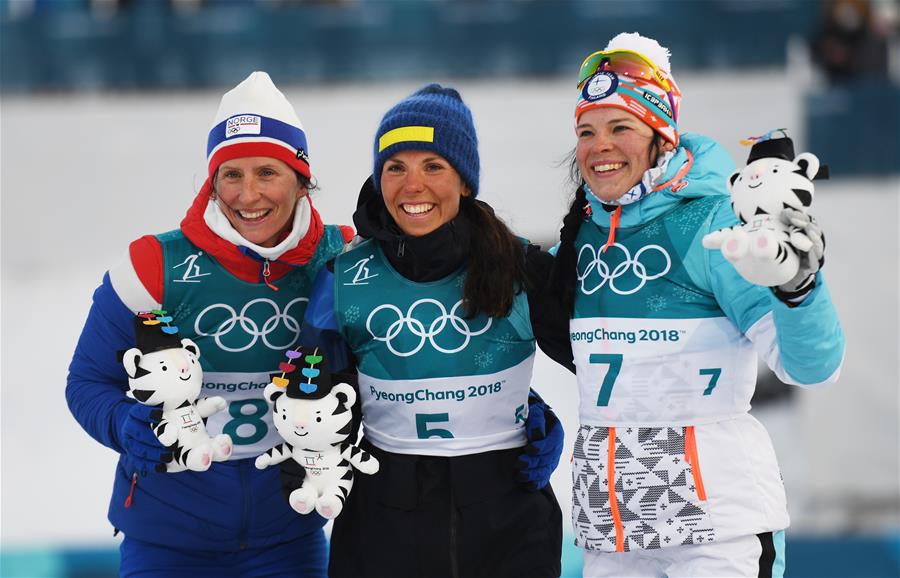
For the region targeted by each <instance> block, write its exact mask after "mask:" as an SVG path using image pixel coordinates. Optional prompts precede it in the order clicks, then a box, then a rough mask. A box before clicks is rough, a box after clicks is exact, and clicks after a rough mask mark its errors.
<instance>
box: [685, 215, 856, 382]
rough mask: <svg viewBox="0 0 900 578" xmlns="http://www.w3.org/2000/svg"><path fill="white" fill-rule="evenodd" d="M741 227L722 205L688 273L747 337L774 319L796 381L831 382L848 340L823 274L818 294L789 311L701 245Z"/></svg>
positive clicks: (694, 251)
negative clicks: (762, 321)
mask: <svg viewBox="0 0 900 578" xmlns="http://www.w3.org/2000/svg"><path fill="white" fill-rule="evenodd" d="M736 223H737V218H736V217H735V216H734V214H733V213H732V212H731V208H730V206H729V205H728V203H722V204H720V205H719V206H718V207H717V208H716V209H715V210H714V211H713V213H712V214H711V218H710V220H709V223H708V227H704V228H701V231H702V232H701V233H700V234H699V235H698V238H697V239H695V240H694V243H693V245H692V248H691V251H690V252H689V254H688V256H687V258H686V259H685V264H686V266H687V267H688V270H689V271H690V272H691V275H692V276H693V277H694V278H695V279H696V280H697V282H698V285H700V286H701V287H708V289H709V290H710V291H711V293H712V294H713V295H714V296H715V298H716V301H717V302H718V303H719V307H720V308H721V309H722V311H723V312H724V313H725V315H726V316H727V317H728V318H729V319H730V320H731V321H732V323H734V324H735V325H736V326H737V327H738V329H740V331H741V333H743V334H745V335H746V334H747V332H748V330H749V329H750V328H751V327H752V326H753V325H754V324H756V323H757V322H758V321H759V320H760V319H762V318H763V316H765V315H767V314H771V315H772V318H773V322H774V327H775V340H776V343H777V345H778V350H779V354H780V361H781V365H782V367H783V368H784V370H785V372H786V373H787V374H788V375H789V376H790V377H791V378H792V379H793V380H794V381H796V382H797V383H801V384H815V383H820V382H822V381H825V380H827V379H828V378H829V377H830V376H832V375H833V374H834V372H835V371H836V370H837V369H838V368H839V367H840V365H841V362H842V361H843V357H844V334H843V331H842V330H841V326H840V322H839V320H838V315H837V310H836V309H835V307H834V303H833V302H832V300H831V296H830V294H829V292H828V289H827V287H826V286H825V281H824V279H823V278H822V275H821V273H819V274H818V275H817V278H816V282H817V286H816V289H815V290H813V292H812V293H810V295H808V296H807V298H806V299H805V300H804V301H803V302H802V303H801V304H800V305H798V306H796V307H793V308H791V307H788V306H787V305H786V304H784V303H782V302H781V301H779V300H778V299H777V298H776V297H775V295H774V294H773V293H772V291H771V289H769V288H768V287H761V286H759V285H753V284H751V283H749V282H748V281H746V280H745V279H744V278H743V277H741V276H740V275H739V274H738V272H737V270H735V268H734V266H732V264H731V263H729V262H728V261H726V260H725V258H724V257H723V256H722V253H721V251H718V250H707V249H704V248H703V247H702V245H701V244H700V241H701V238H702V235H703V234H705V233H707V232H711V231H715V230H718V229H721V228H724V227H730V226H732V225H734V224H736ZM704 264H705V266H703V265H704ZM701 267H702V268H703V269H705V271H704V270H702V269H701Z"/></svg>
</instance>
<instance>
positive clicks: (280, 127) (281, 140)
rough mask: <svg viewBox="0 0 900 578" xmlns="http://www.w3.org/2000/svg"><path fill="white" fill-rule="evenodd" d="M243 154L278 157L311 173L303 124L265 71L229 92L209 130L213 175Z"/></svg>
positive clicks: (208, 150) (210, 175) (257, 73)
mask: <svg viewBox="0 0 900 578" xmlns="http://www.w3.org/2000/svg"><path fill="white" fill-rule="evenodd" d="M241 157H271V158H276V159H278V160H280V161H283V162H285V163H287V164H288V165H290V167H291V168H293V169H294V170H295V171H297V172H298V173H300V174H302V175H304V176H306V177H307V178H309V176H310V172H309V149H308V148H307V145H306V133H305V132H303V125H302V124H301V123H300V119H299V118H297V113H296V112H294V107H292V106H291V103H289V102H288V100H287V98H285V96H284V94H282V93H281V91H280V90H278V88H277V87H276V86H275V84H274V83H273V82H272V79H271V78H269V75H268V74H266V73H265V72H254V73H253V74H251V75H250V76H248V77H247V78H246V79H245V80H244V81H243V82H241V83H240V84H239V85H237V86H236V87H234V88H233V89H231V90H230V91H228V92H226V93H225V95H224V96H223V97H222V102H221V103H220V104H219V110H218V112H217V113H216V118H215V120H214V121H213V127H212V129H210V131H209V138H208V140H207V144H206V158H207V162H208V170H209V177H210V178H213V176H214V175H215V174H216V170H217V169H218V168H219V165H221V164H222V163H223V162H225V161H227V160H230V159H235V158H241Z"/></svg>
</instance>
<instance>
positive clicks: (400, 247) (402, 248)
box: [397, 239, 406, 257]
mask: <svg viewBox="0 0 900 578" xmlns="http://www.w3.org/2000/svg"><path fill="white" fill-rule="evenodd" d="M404 253H406V242H405V241H404V240H403V239H400V244H399V245H397V256H398V257H402V256H403V254H404Z"/></svg>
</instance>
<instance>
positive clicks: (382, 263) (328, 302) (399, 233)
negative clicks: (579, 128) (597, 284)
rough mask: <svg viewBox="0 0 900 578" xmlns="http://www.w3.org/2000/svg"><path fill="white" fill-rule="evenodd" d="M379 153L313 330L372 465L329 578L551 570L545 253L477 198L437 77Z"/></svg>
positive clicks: (459, 110)
mask: <svg viewBox="0 0 900 578" xmlns="http://www.w3.org/2000/svg"><path fill="white" fill-rule="evenodd" d="M374 155H375V163H374V164H375V168H374V171H373V178H371V179H370V180H369V181H368V182H367V184H366V185H365V186H364V187H363V191H362V193H361V197H360V203H359V206H358V209H357V211H356V214H355V215H354V222H355V223H356V225H357V228H358V230H359V234H360V236H361V237H365V238H366V239H367V240H365V241H362V242H361V243H359V244H356V245H355V246H353V247H352V248H350V249H348V250H347V251H346V252H344V253H343V254H342V255H340V256H339V257H338V258H337V259H336V260H335V261H334V263H333V264H330V265H329V266H328V267H327V268H326V269H324V270H323V271H322V272H321V273H320V274H319V278H318V279H317V280H316V287H315V289H314V291H313V297H312V304H311V306H310V309H309V310H308V311H307V315H306V324H305V325H304V340H305V341H306V342H307V343H315V344H319V345H320V346H322V347H323V348H324V349H325V350H326V351H327V352H328V353H327V355H326V356H327V357H329V361H330V362H331V366H332V367H333V368H341V367H345V366H348V365H349V366H350V367H351V368H355V369H356V370H357V375H358V385H359V397H360V401H361V409H362V424H363V437H364V439H363V441H362V443H361V446H362V447H363V448H364V449H366V450H367V451H368V452H370V453H371V454H373V455H374V456H375V457H376V458H377V459H378V461H379V463H380V470H379V471H378V473H377V474H375V475H372V476H357V477H356V478H355V482H354V486H353V489H352V491H351V492H350V495H349V497H348V499H347V502H346V505H345V506H344V509H343V511H342V513H341V514H340V516H338V517H337V518H336V519H335V525H334V532H333V534H332V538H331V557H330V561H329V573H330V575H332V576H347V577H354V578H356V577H363V576H392V577H404V576H408V577H423V576H447V577H456V576H460V577H474V576H485V577H488V576H489V577H502V576H510V577H513V576H535V577H541V576H544V577H550V576H554V577H555V576H559V573H560V553H561V540H562V519H561V512H560V509H559V505H558V503H557V501H556V498H555V496H554V495H553V492H552V489H551V488H550V487H549V486H548V485H547V482H548V481H549V477H550V473H551V472H552V471H553V469H554V467H555V466H556V463H557V461H558V458H559V454H560V452H561V448H562V439H561V438H562V431H561V428H560V426H559V424H558V423H556V424H554V423H552V422H554V421H555V419H554V418H553V417H552V414H549V413H547V410H546V408H545V407H542V404H541V402H540V401H538V400H535V399H534V398H532V399H531V400H529V385H530V383H531V378H532V365H533V362H534V355H535V340H536V337H537V338H538V339H543V335H545V334H548V333H549V332H550V330H549V329H548V328H547V327H546V326H543V325H542V324H541V321H542V319H543V318H540V319H539V318H538V316H539V315H540V314H539V313H537V312H536V311H535V308H534V305H535V300H534V299H532V297H533V296H534V297H535V298H537V296H536V295H535V294H534V293H533V292H532V287H533V286H534V284H533V283H532V282H534V281H535V277H537V276H539V274H536V273H535V274H534V275H532V274H530V273H529V272H528V271H535V270H538V269H540V268H546V269H547V270H549V266H552V257H551V256H550V255H549V254H547V253H541V252H540V251H537V250H536V247H533V246H528V245H527V244H526V243H525V242H523V241H522V240H521V239H518V238H516V237H515V236H514V235H513V234H512V233H511V232H510V231H509V229H508V228H507V227H506V225H505V224H504V223H503V222H502V221H501V220H500V219H498V218H497V217H496V216H495V215H494V212H493V211H492V210H491V208H490V207H489V206H488V205H486V204H485V203H483V202H481V201H479V200H477V199H476V197H477V195H478V192H479V155H478V141H477V137H476V134H475V126H474V124H473V121H472V115H471V112H470V111H469V108H468V107H467V106H466V105H465V103H463V101H462V99H461V97H460V95H459V94H458V93H457V91H456V90H453V89H452V88H445V87H442V86H440V85H437V84H432V85H429V86H426V87H424V88H422V89H421V90H419V91H418V92H416V93H414V94H413V95H411V96H409V97H408V98H406V99H404V100H402V101H401V102H399V103H398V104H397V105H395V106H394V107H393V108H391V109H390V110H389V111H388V112H387V113H386V114H385V116H384V118H383V119H382V121H381V124H380V126H379V127H378V132H377V135H376V139H375V150H374ZM545 278H546V277H545ZM555 319H556V320H557V321H559V320H561V321H562V323H558V324H557V326H556V327H555V329H556V330H558V331H556V333H558V335H559V336H560V340H561V341H562V343H563V344H564V346H563V349H565V352H564V354H561V355H558V356H557V357H558V358H559V359H560V360H562V361H567V360H569V359H571V353H570V352H569V351H568V339H567V337H566V325H567V320H566V319H565V318H564V317H563V316H557V317H556V318H555ZM548 320H551V319H550V318H549V317H548ZM551 321H552V320H551ZM543 346H544V345H543V344H542V347H543ZM345 347H346V348H347V349H348V350H349V351H348V353H349V357H350V359H348V360H340V355H341V352H342V351H346V350H345V349H344V348H345ZM542 420H547V422H546V424H545V425H546V427H541V424H540V423H535V422H540V421H542ZM534 429H538V430H546V437H544V432H543V431H541V432H540V433H539V434H538V435H535V434H534V433H533V430H534ZM526 430H528V431H527V433H526ZM526 436H528V438H530V439H526ZM542 437H543V439H536V438H542ZM526 444H528V445H526ZM533 454H538V455H533ZM542 456H548V457H542ZM542 460H546V461H542ZM523 461H524V462H525V463H524V464H523V463H522V462H523ZM522 465H525V466H527V467H526V468H525V471H524V472H519V469H520V468H521V466H522ZM517 472H518V473H517ZM523 473H524V479H523V476H522V474H523ZM523 481H526V482H530V483H529V484H523ZM529 485H530V486H531V487H528V486H529Z"/></svg>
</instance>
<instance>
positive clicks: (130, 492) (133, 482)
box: [113, 472, 137, 536]
mask: <svg viewBox="0 0 900 578" xmlns="http://www.w3.org/2000/svg"><path fill="white" fill-rule="evenodd" d="M136 485H137V472H134V473H133V474H131V489H130V490H128V497H127V498H125V507H126V508H130V507H131V502H132V501H133V500H134V487H135V486H136ZM116 531H117V532H118V530H116ZM113 536H115V534H113Z"/></svg>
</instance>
